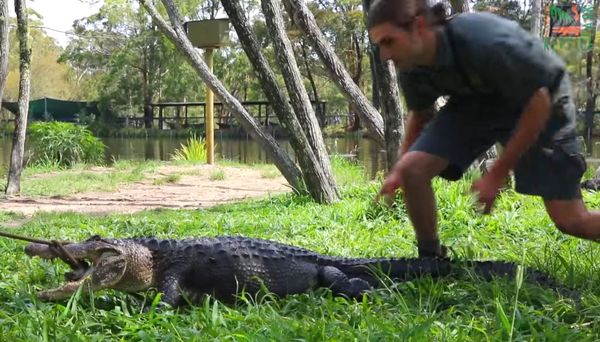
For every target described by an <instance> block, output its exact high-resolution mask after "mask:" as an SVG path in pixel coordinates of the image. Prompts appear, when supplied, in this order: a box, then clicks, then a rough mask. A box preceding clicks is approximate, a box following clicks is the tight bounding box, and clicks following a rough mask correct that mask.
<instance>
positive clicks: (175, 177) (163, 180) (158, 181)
mask: <svg viewBox="0 0 600 342" xmlns="http://www.w3.org/2000/svg"><path fill="white" fill-rule="evenodd" d="M180 179H181V175H178V174H172V175H167V176H164V177H161V178H157V179H155V180H154V181H153V182H152V184H154V185H163V184H168V183H177V182H178V181H179V180H180Z"/></svg>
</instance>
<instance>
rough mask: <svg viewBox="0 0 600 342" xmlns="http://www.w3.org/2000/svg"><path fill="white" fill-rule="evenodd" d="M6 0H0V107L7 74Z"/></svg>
mask: <svg viewBox="0 0 600 342" xmlns="http://www.w3.org/2000/svg"><path fill="white" fill-rule="evenodd" d="M8 33H9V31H8V0H0V108H2V96H3V95H4V86H5V84H6V77H7V76H8Z"/></svg>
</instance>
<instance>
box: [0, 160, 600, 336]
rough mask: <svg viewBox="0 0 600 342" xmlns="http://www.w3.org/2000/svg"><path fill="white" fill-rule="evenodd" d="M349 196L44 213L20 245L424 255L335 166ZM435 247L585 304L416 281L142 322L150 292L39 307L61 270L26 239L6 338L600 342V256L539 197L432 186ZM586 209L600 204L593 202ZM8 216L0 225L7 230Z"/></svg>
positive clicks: (4, 314) (6, 302)
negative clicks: (474, 194)
mask: <svg viewBox="0 0 600 342" xmlns="http://www.w3.org/2000/svg"><path fill="white" fill-rule="evenodd" d="M334 165H335V170H336V176H337V180H338V184H339V185H340V187H341V189H342V195H343V199H342V200H341V201H340V202H339V203H335V204H332V205H319V204H316V203H314V202H312V201H310V200H309V199H308V198H305V197H298V196H296V195H293V194H286V195H281V196H278V197H272V198H268V199H263V200H255V201H246V202H242V203H238V204H228V205H221V206H218V207H214V208H210V209H204V210H190V211H186V210H157V211H148V212H143V213H139V214H134V215H111V216H89V215H77V214H48V213H46V214H39V215H37V216H35V217H33V219H32V220H30V221H28V222H27V223H25V224H24V226H22V227H21V228H19V231H18V232H19V233H20V234H25V235H30V236H36V237H40V238H42V237H45V238H59V239H71V240H81V239H85V238H87V237H89V236H90V235H92V234H100V235H103V236H111V237H131V236H138V235H155V236H158V237H175V238H176V237H191V236H214V235H245V236H250V237H260V238H268V239H274V240H277V241H281V242H285V243H291V244H294V245H297V246H301V247H306V248H310V249H313V250H315V251H318V252H321V253H327V254H330V255H338V256H356V257H364V256H398V257H402V256H406V257H414V256H416V254H417V251H416V248H415V245H414V233H413V231H412V228H411V226H410V224H409V222H408V219H407V217H406V211H405V208H404V206H403V205H402V204H401V203H399V204H398V206H397V207H396V208H394V209H389V208H384V207H377V206H374V204H373V202H372V200H373V198H374V196H375V194H376V193H377V191H378V190H379V183H378V182H377V181H375V182H369V181H368V180H367V178H366V177H365V176H364V173H363V171H362V170H361V169H359V168H357V167H355V166H353V165H351V164H350V163H348V162H345V161H343V160H337V159H334ZM434 186H435V188H436V189H437V191H438V204H439V206H440V211H439V213H440V217H439V220H440V226H441V227H442V229H441V232H440V234H441V238H442V239H443V242H444V243H446V244H448V245H450V246H451V247H452V249H453V253H454V254H453V257H459V258H466V257H469V258H476V259H505V260H512V261H517V262H522V263H523V264H524V265H526V266H533V267H536V268H539V269H541V270H544V271H547V272H549V273H550V274H551V275H552V276H554V277H556V278H557V279H558V280H560V281H561V282H563V283H564V284H566V285H569V286H573V287H575V288H577V289H578V290H579V291H580V293H581V294H582V296H583V300H582V302H581V304H580V305H579V306H577V305H576V304H575V303H573V302H572V301H571V300H569V299H566V298H563V297H561V296H560V295H558V294H557V293H555V292H554V291H552V290H549V289H545V288H542V287H539V286H536V285H533V284H530V283H528V282H523V283H522V284H521V283H519V282H518V281H515V280H507V279H499V280H496V281H493V282H483V281H477V280H458V281H456V280H451V279H439V280H433V279H431V278H428V277H424V278H423V279H420V280H415V281H410V282H404V283H399V284H397V285H395V286H392V287H390V288H388V289H382V290H377V291H374V292H373V293H371V295H370V296H367V297H365V298H364V299H361V300H357V301H354V300H346V299H342V298H336V297H332V296H331V294H330V292H329V291H328V290H324V289H320V290H317V291H314V292H311V293H307V294H302V295H294V296H288V297H286V298H273V297H272V296H258V297H257V298H248V297H245V298H244V302H243V303H242V304H239V305H236V306H226V305H223V304H222V303H220V302H216V301H214V300H211V299H209V300H207V301H206V302H205V304H204V305H201V306H198V307H192V308H185V309H180V310H178V311H167V312H162V313H157V312H154V311H151V312H148V313H144V312H142V307H143V306H144V305H150V304H151V303H152V301H153V300H154V299H155V297H154V296H155V293H154V292H148V293H142V294H141V295H139V296H133V295H126V294H122V293H117V292H112V291H106V292H100V293H97V294H95V295H94V296H92V297H88V296H77V295H76V296H74V297H73V298H72V300H71V301H66V302H61V303H43V302H40V301H38V300H37V299H36V298H35V296H34V294H35V291H36V290H38V289H40V288H45V287H50V286H56V285H57V284H58V283H60V282H62V272H63V271H64V270H65V269H66V267H65V266H64V265H63V264H61V263H49V262H44V261H41V260H39V259H37V258H33V259H32V258H28V257H27V256H26V255H25V254H24V253H22V248H23V246H24V243H23V242H19V241H12V240H7V239H0V251H2V252H3V258H2V259H1V260H0V274H2V276H1V278H0V302H2V306H1V307H0V333H1V334H2V339H3V340H7V341H25V340H27V341H30V340H31V341H37V340H69V341H79V340H81V341H95V340H103V341H104V340H127V341H129V340H132V341H150V340H162V341H213V340H219V341H222V340H235V341H289V340H296V339H298V340H307V341H322V340H327V341H329V340H335V341H356V340H358V341H392V340H400V341H404V340H411V341H498V340H500V341H509V340H512V341H523V340H527V341H529V340H547V341H597V340H598V339H600V324H599V322H600V286H598V285H599V284H600V263H599V260H600V246H599V245H598V244H594V243H591V242H586V241H582V240H579V239H575V238H571V237H568V236H565V235H563V234H561V233H560V232H559V231H558V230H556V229H555V228H554V227H553V226H552V224H551V221H550V220H549V219H548V217H547V215H546V214H545V213H544V211H543V206H542V204H541V202H540V201H539V200H538V199H536V198H532V197H525V196H521V195H518V194H516V193H515V192H514V191H512V190H507V191H504V192H503V193H502V195H501V197H500V198H499V200H498V202H497V206H496V209H495V211H494V212H493V213H492V214H491V215H488V216H481V215H478V214H477V213H476V212H475V211H474V209H473V206H472V203H473V201H472V199H471V197H470V196H468V189H469V186H470V182H469V179H465V180H464V181H460V182H455V183H449V182H446V181H442V180H436V181H435V182H434ZM585 199H586V201H587V202H588V204H590V206H592V207H596V208H599V207H600V194H599V195H596V194H592V193H586V194H585ZM10 219H11V217H10V216H5V217H2V216H0V222H6V221H8V220H10Z"/></svg>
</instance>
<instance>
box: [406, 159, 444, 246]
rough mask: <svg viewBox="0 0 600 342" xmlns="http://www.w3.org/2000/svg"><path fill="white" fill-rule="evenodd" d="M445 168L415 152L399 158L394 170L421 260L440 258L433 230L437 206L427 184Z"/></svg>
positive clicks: (436, 232) (434, 228)
mask: <svg viewBox="0 0 600 342" xmlns="http://www.w3.org/2000/svg"><path fill="white" fill-rule="evenodd" d="M447 165H448V161H447V160H446V159H443V158H440V157H437V156H434V155H431V154H428V153H425V152H418V151H415V152H408V153H407V154H406V155H405V156H403V157H402V159H401V161H400V165H399V168H398V169H399V172H400V175H401V179H402V185H403V189H404V201H405V203H406V209H407V211H408V216H409V218H410V220H411V222H412V224H413V227H414V229H415V234H416V238H417V244H418V247H419V254H420V255H423V256H429V255H433V256H435V255H439V254H442V251H441V245H440V241H439V236H438V230H437V206H436V201H435V194H434V192H433V189H432V187H431V180H432V179H433V177H435V176H437V175H439V174H440V173H441V172H442V171H443V170H444V169H445V168H446V167H447Z"/></svg>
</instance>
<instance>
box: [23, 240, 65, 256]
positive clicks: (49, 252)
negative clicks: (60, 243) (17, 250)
mask: <svg viewBox="0 0 600 342" xmlns="http://www.w3.org/2000/svg"><path fill="white" fill-rule="evenodd" d="M25 254H27V255H28V256H30V257H34V256H38V257H40V258H44V259H54V258H58V252H57V251H56V248H54V247H52V246H49V245H44V244H41V243H33V242H32V243H29V244H27V246H25Z"/></svg>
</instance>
